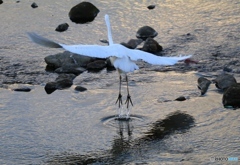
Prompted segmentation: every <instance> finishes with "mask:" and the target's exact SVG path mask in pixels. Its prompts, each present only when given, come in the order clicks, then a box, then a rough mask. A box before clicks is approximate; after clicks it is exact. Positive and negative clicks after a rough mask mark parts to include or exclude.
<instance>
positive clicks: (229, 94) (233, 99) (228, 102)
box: [222, 83, 240, 108]
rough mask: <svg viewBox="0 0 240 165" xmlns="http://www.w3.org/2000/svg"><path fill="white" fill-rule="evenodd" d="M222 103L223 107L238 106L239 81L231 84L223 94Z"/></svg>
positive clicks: (239, 105)
mask: <svg viewBox="0 0 240 165" xmlns="http://www.w3.org/2000/svg"><path fill="white" fill-rule="evenodd" d="M222 103H223V105H224V107H228V106H232V107H234V108H239V107H240V83H235V84H233V85H231V86H230V87H229V88H228V89H227V90H226V91H225V92H224V94H223V98H222Z"/></svg>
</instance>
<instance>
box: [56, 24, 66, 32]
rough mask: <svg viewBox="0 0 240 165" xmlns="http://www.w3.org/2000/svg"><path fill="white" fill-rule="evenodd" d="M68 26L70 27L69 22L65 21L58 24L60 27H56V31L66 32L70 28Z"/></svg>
mask: <svg viewBox="0 0 240 165" xmlns="http://www.w3.org/2000/svg"><path fill="white" fill-rule="evenodd" d="M68 27H69V25H68V24H67V23H63V24H60V25H58V27H57V28H56V29H55V31H58V32H64V31H66V30H67V29H68Z"/></svg>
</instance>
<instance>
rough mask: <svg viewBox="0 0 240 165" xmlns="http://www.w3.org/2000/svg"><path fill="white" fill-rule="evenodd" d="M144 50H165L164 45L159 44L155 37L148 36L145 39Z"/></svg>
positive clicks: (156, 51) (154, 51)
mask: <svg viewBox="0 0 240 165" xmlns="http://www.w3.org/2000/svg"><path fill="white" fill-rule="evenodd" d="M142 50H143V51H145V52H149V53H158V52H160V51H162V50H163V48H162V46H161V45H159V44H158V42H157V41H155V40H154V39H153V38H150V37H149V38H147V40H146V41H145V43H144V45H143V48H142Z"/></svg>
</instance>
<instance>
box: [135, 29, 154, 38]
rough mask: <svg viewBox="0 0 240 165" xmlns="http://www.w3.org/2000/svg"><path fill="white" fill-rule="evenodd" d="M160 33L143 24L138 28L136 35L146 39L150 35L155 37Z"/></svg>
mask: <svg viewBox="0 0 240 165" xmlns="http://www.w3.org/2000/svg"><path fill="white" fill-rule="evenodd" d="M157 35H158V33H157V32H156V31H155V30H154V29H153V28H152V27H150V26H143V27H141V28H139V29H138V31H137V34H136V37H137V38H139V39H142V40H146V39H147V38H148V37H151V38H154V37H156V36H157Z"/></svg>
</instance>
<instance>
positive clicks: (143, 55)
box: [127, 49, 192, 65]
mask: <svg viewBox="0 0 240 165" xmlns="http://www.w3.org/2000/svg"><path fill="white" fill-rule="evenodd" d="M127 52H128V56H129V57H130V59H131V60H133V61H137V60H140V59H141V60H143V61H145V62H147V63H150V64H153V65H174V64H176V63H177V62H178V61H181V60H185V59H188V58H190V57H191V56H192V55H188V56H179V57H176V56H175V57H160V56H156V55H153V54H151V53H147V52H144V51H141V50H136V49H135V50H132V49H129V50H128V51H127Z"/></svg>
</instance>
